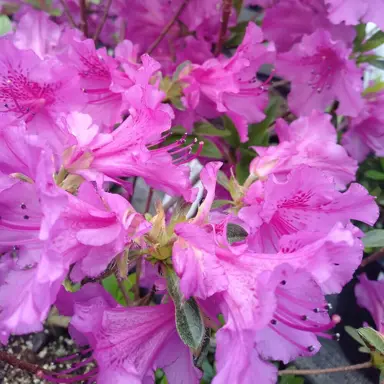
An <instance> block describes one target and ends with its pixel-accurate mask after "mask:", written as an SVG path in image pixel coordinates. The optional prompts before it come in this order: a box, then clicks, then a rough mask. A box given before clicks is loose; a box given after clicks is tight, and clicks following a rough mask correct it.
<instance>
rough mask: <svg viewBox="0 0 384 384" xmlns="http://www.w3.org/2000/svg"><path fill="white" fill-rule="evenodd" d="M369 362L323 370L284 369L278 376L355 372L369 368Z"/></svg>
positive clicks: (370, 364) (370, 365)
mask: <svg viewBox="0 0 384 384" xmlns="http://www.w3.org/2000/svg"><path fill="white" fill-rule="evenodd" d="M372 366H373V365H372V363H371V362H370V361H367V362H365V363H361V364H355V365H347V366H345V367H335V368H325V369H284V370H283V371H279V375H280V376H284V375H321V374H323V373H334V372H347V371H356V370H358V369H365V368H371V367H372Z"/></svg>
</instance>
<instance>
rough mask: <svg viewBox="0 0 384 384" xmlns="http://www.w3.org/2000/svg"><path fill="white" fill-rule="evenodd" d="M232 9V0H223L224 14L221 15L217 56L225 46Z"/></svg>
mask: <svg viewBox="0 0 384 384" xmlns="http://www.w3.org/2000/svg"><path fill="white" fill-rule="evenodd" d="M231 11H232V0H223V14H222V16H221V26H220V32H219V39H218V40H217V45H216V49H215V56H219V54H220V52H221V50H222V48H223V44H224V40H225V35H226V33H227V29H228V22H229V17H230V16H231Z"/></svg>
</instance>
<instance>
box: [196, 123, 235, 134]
mask: <svg viewBox="0 0 384 384" xmlns="http://www.w3.org/2000/svg"><path fill="white" fill-rule="evenodd" d="M193 130H194V132H195V134H196V135H204V136H219V137H225V136H230V134H231V132H230V131H226V130H225V129H218V128H216V127H215V126H213V125H212V124H210V123H196V124H195V126H194V128H193Z"/></svg>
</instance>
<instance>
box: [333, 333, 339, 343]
mask: <svg viewBox="0 0 384 384" xmlns="http://www.w3.org/2000/svg"><path fill="white" fill-rule="evenodd" d="M332 339H333V340H336V341H339V340H340V333H335V334H334V335H333V336H332Z"/></svg>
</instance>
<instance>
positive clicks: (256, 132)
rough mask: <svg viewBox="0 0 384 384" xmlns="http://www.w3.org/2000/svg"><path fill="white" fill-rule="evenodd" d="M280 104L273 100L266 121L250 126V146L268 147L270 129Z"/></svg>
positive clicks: (266, 113) (266, 112) (267, 111)
mask: <svg viewBox="0 0 384 384" xmlns="http://www.w3.org/2000/svg"><path fill="white" fill-rule="evenodd" d="M278 108H279V103H278V101H277V100H276V99H273V100H271V103H270V105H269V106H268V108H267V109H266V111H265V115H266V117H265V119H264V120H263V121H261V122H260V123H257V124H250V125H249V128H248V137H249V139H248V142H247V145H248V146H252V145H262V146H265V145H268V128H269V126H270V125H271V124H272V123H273V121H274V120H275V118H276V114H277V111H278Z"/></svg>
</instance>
